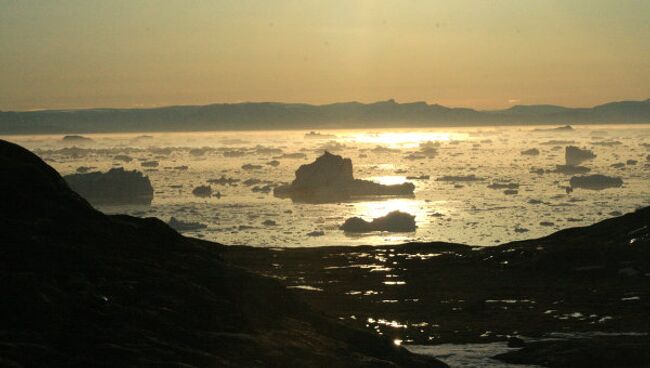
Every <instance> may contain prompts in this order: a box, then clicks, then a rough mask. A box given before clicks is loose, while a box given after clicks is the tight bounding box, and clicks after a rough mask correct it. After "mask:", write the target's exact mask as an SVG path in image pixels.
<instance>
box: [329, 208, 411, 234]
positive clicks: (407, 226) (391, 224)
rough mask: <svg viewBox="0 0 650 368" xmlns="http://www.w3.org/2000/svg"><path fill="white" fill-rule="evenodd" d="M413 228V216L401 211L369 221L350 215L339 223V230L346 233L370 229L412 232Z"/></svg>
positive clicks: (370, 230) (363, 231)
mask: <svg viewBox="0 0 650 368" xmlns="http://www.w3.org/2000/svg"><path fill="white" fill-rule="evenodd" d="M415 229H416V226H415V216H413V215H411V214H408V213H405V212H401V211H393V212H391V213H389V214H387V215H386V216H383V217H378V218H376V219H373V220H372V221H371V222H368V221H366V220H364V219H362V218H360V217H351V218H349V219H347V220H345V223H343V225H341V230H343V231H345V232H348V233H369V232H372V231H388V232H392V233H407V232H413V231H415Z"/></svg>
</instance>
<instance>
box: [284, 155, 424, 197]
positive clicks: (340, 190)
mask: <svg viewBox="0 0 650 368" xmlns="http://www.w3.org/2000/svg"><path fill="white" fill-rule="evenodd" d="M414 190H415V185H413V184H412V183H403V184H397V185H382V184H378V183H374V182H371V181H367V180H359V179H355V178H354V176H353V174H352V161H351V160H350V159H344V158H343V157H341V156H338V155H333V154H331V153H329V152H325V153H324V154H323V155H322V156H320V157H319V158H317V159H316V161H314V162H313V163H311V164H307V165H302V166H300V168H298V170H297V171H296V178H295V180H294V181H293V182H292V183H291V184H290V185H283V186H280V187H277V188H275V190H274V191H273V194H274V195H275V196H277V197H280V198H291V199H292V200H295V201H304V202H331V201H339V200H349V199H350V198H352V197H360V196H386V195H393V196H411V195H413V191H414Z"/></svg>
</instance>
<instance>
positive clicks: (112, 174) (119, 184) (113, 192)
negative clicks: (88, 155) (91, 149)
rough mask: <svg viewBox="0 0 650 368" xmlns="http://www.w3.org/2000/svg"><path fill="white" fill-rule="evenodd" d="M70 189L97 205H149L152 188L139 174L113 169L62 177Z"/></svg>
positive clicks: (145, 177) (133, 171) (151, 198)
mask: <svg viewBox="0 0 650 368" xmlns="http://www.w3.org/2000/svg"><path fill="white" fill-rule="evenodd" d="M63 178H64V179H65V181H66V182H67V183H68V185H70V187H71V188H72V189H73V190H74V191H76V192H77V193H79V194H81V195H82V196H83V197H84V198H86V199H87V200H88V201H90V203H92V204H97V205H102V204H105V205H123V204H145V205H148V204H151V201H152V200H153V187H152V186H151V181H149V178H148V177H147V176H145V175H143V174H142V173H141V172H139V171H136V170H132V171H127V170H124V169H123V168H121V167H120V168H113V169H110V170H108V171H107V172H105V173H102V172H98V171H96V172H90V173H84V174H72V175H66V176H64V177H63Z"/></svg>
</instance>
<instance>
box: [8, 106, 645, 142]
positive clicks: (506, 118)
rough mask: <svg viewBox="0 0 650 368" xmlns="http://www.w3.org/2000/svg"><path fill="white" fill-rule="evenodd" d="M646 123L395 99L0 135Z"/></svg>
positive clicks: (190, 109) (602, 109)
mask: <svg viewBox="0 0 650 368" xmlns="http://www.w3.org/2000/svg"><path fill="white" fill-rule="evenodd" d="M604 123H612V124H639V123H650V99H648V100H645V101H621V102H611V103H607V104H603V105H598V106H594V107H591V108H571V107H563V106H554V105H517V106H513V107H511V108H508V109H505V110H493V111H481V110H474V109H469V108H451V107H445V106H442V105H438V104H427V103H425V102H412V103H398V102H395V100H388V101H380V102H375V103H369V104H364V103H360V102H343V103H334V104H328V105H309V104H289V103H276V102H245V103H236V104H212V105H203V106H168V107H158V108H148V109H142V108H138V109H83V110H41V111H0V134H42V133H52V134H62V133H107V132H148V131H151V132H155V131H203V130H267V129H326V128H370V127H372V128H382V127H439V126H480V125H514V124H604Z"/></svg>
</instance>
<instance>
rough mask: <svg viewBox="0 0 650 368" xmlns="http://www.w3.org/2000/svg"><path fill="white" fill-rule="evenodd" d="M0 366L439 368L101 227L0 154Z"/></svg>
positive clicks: (198, 258) (140, 225) (231, 272)
mask: <svg viewBox="0 0 650 368" xmlns="http://www.w3.org/2000/svg"><path fill="white" fill-rule="evenodd" d="M0 177H1V178H2V180H0V228H1V229H2V231H0V293H1V295H2V298H1V299H0V366H2V367H5V366H6V367H147V366H156V367H301V366H302V367H444V366H445V365H444V364H442V363H440V362H439V361H437V360H435V359H433V358H426V357H421V356H416V355H413V354H411V353H409V352H407V351H406V350H405V349H403V348H400V347H397V346H395V345H394V344H393V341H391V340H389V339H386V338H381V337H378V336H376V335H375V334H372V333H369V332H366V331H363V330H362V329H357V328H354V327H349V326H348V325H346V324H344V323H341V322H338V321H335V320H332V319H330V318H329V317H326V316H324V315H323V314H321V313H320V312H316V311H314V310H313V309H311V308H310V307H309V306H308V305H306V303H305V302H303V301H302V300H301V299H300V298H297V297H296V295H295V294H294V293H293V292H292V291H290V290H287V289H286V288H285V287H284V286H283V285H282V284H281V283H279V282H277V281H276V280H272V279H270V278H266V277H260V276H258V275H255V274H253V273H250V272H248V271H245V270H243V269H240V268H237V267H233V266H231V265H228V264H227V263H225V262H223V260H222V259H221V258H220V257H219V253H221V248H222V247H221V246H219V245H218V244H214V243H208V242H203V241H199V240H196V239H190V238H185V237H182V236H180V235H179V234H178V233H176V232H175V231H173V230H172V229H171V228H169V227H168V226H167V225H165V224H164V223H163V222H161V221H160V220H157V219H152V218H149V219H139V218H134V217H130V216H106V215H104V214H102V213H100V212H98V211H96V210H94V209H93V208H92V207H91V206H90V205H89V204H88V203H87V202H86V201H85V200H84V199H82V198H81V197H80V196H79V195H77V194H76V193H74V192H72V191H71V190H70V189H69V187H68V186H67V184H66V183H65V182H64V180H63V179H62V178H61V176H59V174H58V173H57V172H56V171H55V170H54V169H52V168H51V167H49V166H48V165H47V164H45V163H44V162H43V161H41V160H40V159H39V158H38V157H36V156H35V155H33V154H31V153H30V152H28V151H27V150H25V149H23V148H21V147H19V146H16V145H14V144H11V143H8V142H5V141H0Z"/></svg>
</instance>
